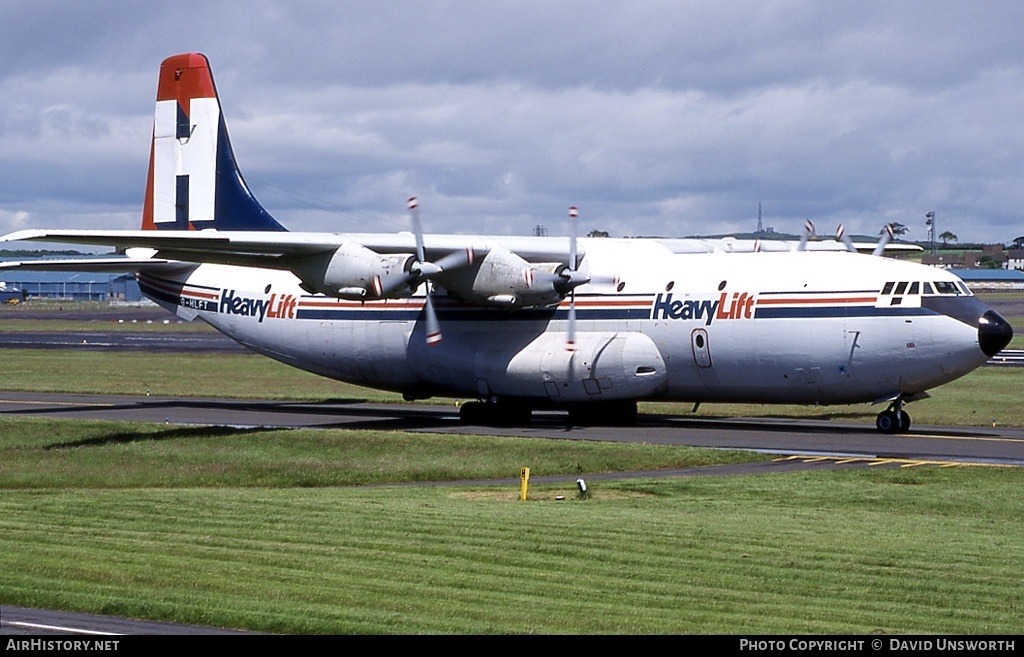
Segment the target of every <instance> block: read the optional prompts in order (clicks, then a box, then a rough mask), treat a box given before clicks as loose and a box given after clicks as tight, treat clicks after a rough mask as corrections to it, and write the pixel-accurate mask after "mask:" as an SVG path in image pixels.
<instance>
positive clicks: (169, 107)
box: [142, 53, 285, 231]
mask: <svg viewBox="0 0 1024 657" xmlns="http://www.w3.org/2000/svg"><path fill="white" fill-rule="evenodd" d="M142 228H143V229H144V230H203V229H206V228H215V229H217V230H255V231H283V230H285V228H284V226H282V225H281V224H279V223H277V221H276V220H275V219H274V218H273V217H271V216H270V214H269V213H268V212H267V211H266V210H264V209H263V206H262V205H260V204H259V201H257V200H256V198H255V197H254V196H253V195H252V192H250V191H249V188H248V186H246V184H245V180H244V179H243V178H242V174H241V172H240V171H239V170H238V165H237V163H236V162H235V155H234V153H233V152H232V150H231V140H230V139H228V130H227V126H226V125H225V123H224V116H223V114H222V113H221V108H220V101H219V100H218V99H217V88H216V86H214V83H213V74H212V73H211V72H210V63H209V61H207V59H206V56H205V55H201V54H199V53H188V54H184V55H175V56H173V57H168V58H167V59H165V60H164V62H163V64H161V65H160V83H159V85H158V86H157V92H156V117H155V120H154V123H153V147H152V150H151V151H150V155H149V179H148V181H147V183H146V202H145V206H144V208H143V211H142Z"/></svg>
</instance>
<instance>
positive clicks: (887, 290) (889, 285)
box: [882, 281, 895, 296]
mask: <svg viewBox="0 0 1024 657" xmlns="http://www.w3.org/2000/svg"><path fill="white" fill-rule="evenodd" d="M893 285H895V283H893V282H892V281H889V282H888V283H886V284H885V287H883V288H882V296H885V295H887V294H890V293H891V292H892V286H893Z"/></svg>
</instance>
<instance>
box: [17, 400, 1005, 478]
mask: <svg viewBox="0 0 1024 657" xmlns="http://www.w3.org/2000/svg"><path fill="white" fill-rule="evenodd" d="M0 413H2V414H5V415H25V416H35V417H61V418H79V419H97V420H124V421H137V422H162V423H166V424H171V425H211V426H231V427H246V428H248V427H311V428H343V429H376V430H402V431H414V432H415V431H421V432H427V433H455V434H484V435H499V436H504V435H507V436H524V437H532V438H558V439H570V440H602V441H619V442H646V443H655V444H665V445H686V446H694V447H712V448H718V449H746V450H755V451H760V452H766V453H770V454H777V455H779V456H780V460H778V461H773V462H770V463H771V466H766V465H763V464H762V465H759V466H756V467H755V469H754V471H763V470H764V469H765V468H766V467H771V468H772V469H792V468H796V467H802V468H807V467H855V466H864V465H871V464H874V465H878V464H879V462H880V461H888V462H891V463H893V464H895V465H908V464H911V463H924V462H933V463H987V464H997V465H1012V466H1020V465H1024V429H1016V428H1010V427H929V426H915V427H914V428H912V429H911V431H910V433H908V434H903V435H885V434H881V433H878V432H877V431H876V430H875V428H874V425H873V424H866V423H864V424H862V423H849V422H837V421H822V420H793V419H774V418H722V419H714V418H707V417H692V416H691V417H687V416H668V415H641V416H640V418H639V420H638V422H637V424H636V425H634V426H628V427H600V426H597V427H582V426H577V427H571V426H568V425H567V418H566V416H565V415H564V414H559V413H538V414H535V419H534V421H533V422H531V423H529V424H528V425H526V426H522V427H480V426H467V425H463V424H461V423H460V422H459V419H458V410H457V409H456V408H455V407H452V406H428V405H423V404H366V403H361V402H359V401H357V400H353V401H346V400H336V401H327V402H315V403H313V402H282V401H253V400H237V399H191V398H172V397H145V396H130V395H75V394H46V393H30V392H0ZM791 456H795V457H797V458H795V459H791V458H786V457H791ZM731 467H737V468H739V469H738V470H736V472H741V471H745V470H743V469H742V468H740V467H739V466H730V468H731ZM712 472H714V473H718V474H723V473H728V472H731V471H730V470H724V471H722V470H714V471H708V470H705V469H700V472H680V473H668V472H662V471H659V472H658V473H657V474H658V475H659V476H668V475H671V474H705V473H707V474H710V473H712ZM642 474H643V475H646V476H651V474H652V473H642ZM616 476H622V475H616ZM634 476H636V475H634Z"/></svg>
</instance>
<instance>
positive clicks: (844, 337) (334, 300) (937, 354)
mask: <svg viewBox="0 0 1024 657" xmlns="http://www.w3.org/2000/svg"><path fill="white" fill-rule="evenodd" d="M409 205H410V210H411V211H412V217H411V223H412V227H413V230H412V232H411V233H398V234H346V233H299V232H288V231H286V230H285V228H284V227H283V226H282V225H281V224H279V223H278V222H277V221H276V220H275V219H274V218H273V217H271V215H270V214H268V213H267V211H266V210H265V209H264V208H263V207H262V206H261V205H260V203H259V202H257V200H256V199H255V198H254V197H253V195H252V193H251V192H250V190H249V188H248V187H247V185H246V183H245V181H244V179H243V178H242V175H241V173H240V172H239V170H238V167H237V165H236V162H235V158H234V155H233V153H232V149H231V144H230V142H229V140H228V133H227V129H226V126H225V122H224V117H223V114H222V112H221V105H220V102H219V100H218V97H217V92H216V88H215V86H214V82H213V77H212V75H211V72H210V68H209V63H208V61H207V59H206V57H205V56H203V55H200V54H196V53H190V54H183V55H176V56H173V57H170V58H168V59H167V60H165V61H164V62H163V64H162V66H161V69H160V78H159V84H158V88H157V102H156V115H155V125H154V129H153V140H152V150H151V154H150V163H149V179H148V182H147V186H146V196H145V204H144V209H143V216H142V230H138V231H131V230H91V231H81V230H23V231H19V232H16V233H12V234H9V235H7V236H5V237H3V238H0V240H2V241H15V240H41V241H53V242H60V243H78V244H90V245H106V246H111V247H115V248H116V249H117V251H116V253H117V254H118V255H114V256H112V257H105V258H99V259H89V260H85V259H72V260H62V261H52V260H50V261H24V262H19V263H8V264H6V265H4V266H5V267H25V268H35V269H50V270H57V269H67V270H107V271H132V272H135V273H136V276H137V278H138V281H139V285H140V287H141V289H142V291H143V293H144V294H146V295H147V296H148V297H149V298H151V299H153V300H154V301H155V302H156V303H158V304H160V305H161V306H163V307H164V308H166V309H167V310H169V311H171V312H173V313H176V314H177V315H178V316H179V317H181V318H184V319H186V320H195V319H201V320H203V321H205V322H207V323H209V324H210V325H212V326H213V327H215V328H217V329H218V330H220V331H222V332H223V333H225V334H227V335H228V336H230V337H231V338H233V339H235V340H237V341H238V342H240V343H241V344H243V345H245V346H247V347H249V348H250V349H252V350H254V351H256V352H258V353H261V354H265V355H266V356H269V357H271V358H274V359H277V360H279V361H281V362H284V363H287V364H289V365H293V366H295V367H299V368H302V369H304V370H308V371H310V372H315V373H317V374H321V375H323V376H326V377H330V378H333V379H338V380H341V381H348V382H351V383H356V384H360V385H364V386H370V387H374V388H380V389H385V390H393V391H397V392H400V393H403V394H404V395H405V397H406V398H408V399H419V398H427V397H431V396H435V395H450V396H455V397H459V398H463V399H467V398H468V399H476V400H477V401H471V402H469V403H466V404H463V405H462V407H461V411H460V413H461V417H462V419H463V420H464V421H466V422H470V423H485V424H486V423H511V422H521V421H526V420H528V419H529V417H530V414H531V412H532V411H534V410H537V409H564V410H567V411H569V413H570V415H571V417H572V418H573V421H574V422H588V421H593V422H598V421H600V422H620V421H621V422H627V421H630V420H632V419H634V418H635V415H636V412H637V401H638V400H652V401H656V400H683V401H686V402H688V403H694V404H695V407H694V408H696V405H699V404H700V403H702V402H754V403H766V404H772V403H789V404H808V405H810V404H852V403H865V402H871V403H875V404H885V405H886V409H885V410H884V411H882V412H881V413H880V414H879V415H878V418H877V428H878V429H879V430H880V431H883V432H889V433H896V432H904V431H907V430H908V429H909V427H910V416H909V415H908V414H907V412H906V411H905V410H904V408H903V406H904V404H906V403H907V402H911V401H914V400H918V399H922V398H924V397H927V396H928V393H927V391H928V390H930V389H932V388H935V387H937V386H941V385H942V384H944V383H947V382H949V381H952V380H953V379H956V378H958V377H961V376H963V375H964V374H967V373H968V372H970V371H971V370H973V369H975V368H976V367H978V366H979V365H981V364H982V363H984V362H985V361H986V360H987V359H988V358H989V357H991V356H992V355H994V354H995V353H997V352H998V351H1000V350H1001V349H1002V348H1003V347H1004V346H1005V345H1006V344H1007V343H1008V342H1009V340H1010V338H1011V336H1012V333H1013V331H1012V328H1011V327H1010V325H1009V324H1008V323H1007V321H1006V320H1005V319H1004V318H1003V317H1001V316H1000V315H999V314H997V313H996V312H994V311H993V310H991V309H989V308H988V307H986V305H985V304H983V303H982V302H981V301H979V300H978V299H977V298H976V297H975V296H973V295H972V294H971V292H970V291H969V290H968V289H967V287H966V286H965V285H964V284H963V282H962V281H960V279H958V278H957V277H956V276H955V275H953V274H952V273H950V272H948V271H942V270H939V269H933V268H930V267H925V266H922V265H918V264H912V263H908V262H903V261H898V260H894V259H890V258H883V257H874V256H872V255H867V254H860V253H856V252H854V253H851V252H849V251H856V250H857V249H856V247H855V245H853V244H852V243H850V241H849V240H848V239H845V240H844V241H845V247H844V245H843V244H840V243H839V242H836V241H830V242H827V243H826V242H810V243H808V242H807V240H806V238H805V239H804V240H801V243H800V244H793V243H783V242H763V243H757V242H749V241H739V240H730V239H726V240H695V239H609V238H603V239H595V238H591V239H586V238H581V239H577V237H576V216H575V215H576V212H575V210H572V211H571V212H570V222H569V225H570V227H571V230H570V231H569V232H571V233H572V235H571V236H570V237H569V239H565V238H555V237H498V236H464V235H435V234H424V232H423V230H422V228H421V226H420V220H419V217H418V215H417V214H416V213H417V207H416V205H417V204H416V202H415V200H414V199H410V202H409ZM840 232H842V231H841V230H840ZM830 245H831V246H830ZM883 246H884V245H882V244H880V245H879V247H878V248H876V249H875V252H876V254H879V253H880V252H881V250H882V248H883Z"/></svg>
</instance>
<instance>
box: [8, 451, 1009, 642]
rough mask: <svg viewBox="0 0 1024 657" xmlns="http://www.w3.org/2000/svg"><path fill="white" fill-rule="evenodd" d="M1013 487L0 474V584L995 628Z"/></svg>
mask: <svg viewBox="0 0 1024 657" xmlns="http://www.w3.org/2000/svg"><path fill="white" fill-rule="evenodd" d="M311 467H315V465H314V464H311ZM1022 485H1024V470H1020V469H996V468H982V467H971V468H957V469H939V468H927V469H916V470H911V471H907V470H878V471H874V470H872V471H858V472H851V471H847V472H829V473H813V474H812V473H801V474H789V475H785V476H759V477H734V478H700V479H679V480H661V481H658V480H644V481H619V482H596V483H592V484H591V490H592V494H593V496H592V498H591V499H588V500H575V499H572V490H571V489H570V487H550V486H546V487H541V488H535V490H534V499H532V500H528V501H526V502H521V501H518V500H517V499H516V493H517V486H514V485H510V486H504V487H494V486H461V487H411V488H409V487H383V488H381V487H372V488H365V487H361V488H333V487H317V488H256V489H253V488H235V487H230V486H223V487H219V488H198V489H197V488H167V487H142V488H134V489H83V488H74V487H70V488H67V489H59V488H58V489H54V488H44V489H31V490H10V489H7V490H5V491H4V494H3V496H2V497H0V549H2V550H3V554H4V568H3V570H2V572H0V596H2V601H3V602H4V603H6V604H18V605H27V606H38V607H47V608H52V607H57V608H66V609H75V610H82V611H89V612H99V613H106V614H115V615H123V616H128V617H142V618H152V619H161V620H173V621H178V622H186V623H195V624H203V625H212V626H226V627H236V628H246V629H250V630H259V631H267V632H284V633H403V634H407V633H500V634H507V633H673V634H677V633H684V634H685V633H723V634H729V633H751V634H771V633H809V634H833V633H843V634H846V633H857V634H860V633H901V634H902V633H926V634H933V633H934V634H938V633H942V634H947V633H951V634H978V633H981V634H1013V633H1017V632H1019V631H1020V618H1021V615H1022V613H1024V581H1022V576H1021V573H1024V540H1022V539H1024V530H1022V525H1021V523H1020V519H1021V517H1024V515H1022V514H1024V501H1022V497H1021V495H1020V494H1019V491H1020V490H1021V487H1022ZM556 494H563V495H566V496H567V497H568V498H569V499H567V500H565V501H556V500H555V495H556Z"/></svg>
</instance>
